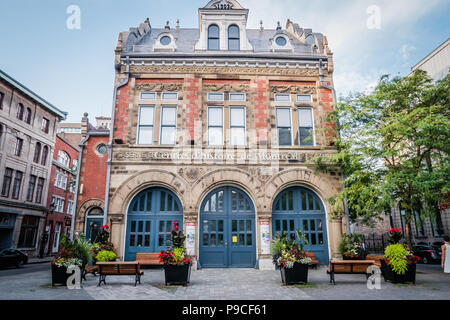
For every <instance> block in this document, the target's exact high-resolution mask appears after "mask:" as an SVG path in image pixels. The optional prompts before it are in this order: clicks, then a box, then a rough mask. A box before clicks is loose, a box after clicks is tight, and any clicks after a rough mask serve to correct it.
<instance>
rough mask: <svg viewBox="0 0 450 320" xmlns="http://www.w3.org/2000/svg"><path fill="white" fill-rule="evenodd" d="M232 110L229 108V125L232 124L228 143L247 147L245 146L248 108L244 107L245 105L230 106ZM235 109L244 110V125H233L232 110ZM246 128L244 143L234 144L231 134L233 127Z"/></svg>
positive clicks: (245, 130)
mask: <svg viewBox="0 0 450 320" xmlns="http://www.w3.org/2000/svg"><path fill="white" fill-rule="evenodd" d="M229 109H230V110H229V119H230V121H229V126H230V132H229V136H228V139H229V140H228V141H229V142H228V143H229V145H230V146H235V147H245V146H247V108H246V107H244V106H230V108H229ZM233 109H241V110H243V111H244V112H243V116H244V119H243V122H244V125H243V126H233V125H232V119H233V118H232V116H231V113H232V110H233ZM233 128H234V129H242V128H243V129H244V144H233V141H232V134H231V132H232V129H233Z"/></svg>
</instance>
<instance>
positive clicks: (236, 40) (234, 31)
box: [228, 25, 241, 51]
mask: <svg viewBox="0 0 450 320" xmlns="http://www.w3.org/2000/svg"><path fill="white" fill-rule="evenodd" d="M240 47H241V38H240V32H239V27H238V26H236V25H232V26H230V27H229V28H228V50H230V51H239V50H240Z"/></svg>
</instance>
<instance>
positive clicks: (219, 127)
mask: <svg viewBox="0 0 450 320" xmlns="http://www.w3.org/2000/svg"><path fill="white" fill-rule="evenodd" d="M208 145H210V146H221V145H223V108H222V107H209V108H208Z"/></svg>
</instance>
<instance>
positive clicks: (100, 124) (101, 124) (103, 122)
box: [95, 117, 111, 129]
mask: <svg viewBox="0 0 450 320" xmlns="http://www.w3.org/2000/svg"><path fill="white" fill-rule="evenodd" d="M95 120H96V122H97V129H110V128H111V117H95Z"/></svg>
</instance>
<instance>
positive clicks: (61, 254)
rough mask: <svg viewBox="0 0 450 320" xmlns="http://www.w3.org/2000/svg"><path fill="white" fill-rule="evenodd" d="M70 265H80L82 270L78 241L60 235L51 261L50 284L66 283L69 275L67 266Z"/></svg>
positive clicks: (81, 257)
mask: <svg viewBox="0 0 450 320" xmlns="http://www.w3.org/2000/svg"><path fill="white" fill-rule="evenodd" d="M70 266H77V267H80V268H81V271H82V272H83V254H82V251H81V249H80V247H79V245H78V243H75V242H71V241H70V240H69V239H68V238H67V236H65V235H64V236H63V237H61V241H60V245H59V250H58V253H57V254H56V255H55V258H54V259H53V260H52V262H51V270H52V286H55V285H56V284H60V285H66V284H67V279H68V278H69V276H70V274H68V273H67V268H69V267H70ZM81 274H82V273H81ZM80 281H81V280H80Z"/></svg>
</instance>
